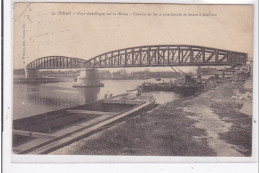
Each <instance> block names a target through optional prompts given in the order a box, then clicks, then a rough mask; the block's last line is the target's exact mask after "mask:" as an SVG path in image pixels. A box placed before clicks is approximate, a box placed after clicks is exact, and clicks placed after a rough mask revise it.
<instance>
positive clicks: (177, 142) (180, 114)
mask: <svg viewBox="0 0 260 173" xmlns="http://www.w3.org/2000/svg"><path fill="white" fill-rule="evenodd" d="M237 92H238V91H237V90H236V89H234V87H233V86H230V85H227V86H226V85H223V86H219V87H217V88H216V89H213V90H209V91H206V92H204V93H201V94H199V95H198V96H192V97H188V98H183V99H179V100H176V101H173V102H169V103H167V104H165V105H160V106H159V107H157V108H156V109H154V110H151V111H150V112H146V113H145V114H143V115H140V116H137V117H133V118H128V119H127V120H126V121H125V122H122V123H120V124H118V125H116V126H114V127H112V128H109V129H106V130H104V131H103V132H100V133H98V134H96V135H93V136H91V137H88V138H85V139H82V140H80V141H78V142H75V143H73V144H71V145H69V146H66V147H64V148H61V149H59V150H57V151H55V152H53V153H51V154H70V155H143V156H148V155H149V156H250V155H251V152H252V151H251V148H252V147H251V145H252V142H251V138H252V136H251V134H252V115H250V113H248V114H244V113H241V111H240V110H241V108H242V107H243V105H244V103H245V102H250V101H251V99H247V100H245V99H242V100H239V99H238V100H234V99H232V98H231V97H232V96H234V95H236V94H237ZM250 105H251V106H252V104H249V109H251V108H250ZM243 109H244V108H243Z"/></svg>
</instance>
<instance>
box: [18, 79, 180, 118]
mask: <svg viewBox="0 0 260 173" xmlns="http://www.w3.org/2000/svg"><path fill="white" fill-rule="evenodd" d="M144 81H149V80H103V81H102V83H104V85H105V86H104V87H101V88H100V87H94V88H73V87H72V85H73V84H74V83H73V82H62V83H48V84H40V85H29V84H14V85H13V118H14V119H19V118H24V117H29V116H32V115H36V114H41V113H45V112H49V111H54V110H58V109H62V108H66V107H72V106H77V105H82V104H86V103H90V102H93V101H96V100H99V99H103V98H104V96H105V95H106V94H107V95H108V94H113V95H118V94H121V93H125V92H126V90H132V89H135V88H136V86H138V85H141V84H142V83H143V82H144ZM150 94H152V95H153V96H154V98H155V99H156V101H157V102H158V103H159V104H164V103H165V102H168V101H172V100H175V99H178V97H179V96H178V95H177V94H175V93H173V92H168V93H165V92H153V93H150Z"/></svg>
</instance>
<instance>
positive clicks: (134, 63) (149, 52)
mask: <svg viewBox="0 0 260 173" xmlns="http://www.w3.org/2000/svg"><path fill="white" fill-rule="evenodd" d="M246 60H247V54H246V53H242V52H234V51H228V50H221V49H214V48H208V47H200V46H191V45H155V46H141V47H133V48H126V49H120V50H115V51H111V52H107V53H104V54H101V55H98V56H96V57H94V58H92V59H90V60H88V61H87V62H86V63H85V67H87V68H118V67H152V66H221V65H241V64H245V63H246Z"/></svg>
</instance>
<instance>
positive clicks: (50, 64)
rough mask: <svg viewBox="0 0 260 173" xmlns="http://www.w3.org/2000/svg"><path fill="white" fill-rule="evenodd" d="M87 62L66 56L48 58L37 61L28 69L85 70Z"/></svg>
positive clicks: (27, 67)
mask: <svg viewBox="0 0 260 173" xmlns="http://www.w3.org/2000/svg"><path fill="white" fill-rule="evenodd" d="M85 62H86V60H83V59H79V58H70V57H65V56H47V57H43V58H39V59H36V60H35V61H32V62H31V63H29V64H28V65H27V66H26V69H71V68H84V65H85Z"/></svg>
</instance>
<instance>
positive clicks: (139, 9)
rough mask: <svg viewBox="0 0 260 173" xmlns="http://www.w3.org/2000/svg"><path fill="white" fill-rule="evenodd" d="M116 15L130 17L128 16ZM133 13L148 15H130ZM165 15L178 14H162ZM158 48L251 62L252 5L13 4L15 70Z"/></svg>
mask: <svg viewBox="0 0 260 173" xmlns="http://www.w3.org/2000/svg"><path fill="white" fill-rule="evenodd" d="M62 12H65V13H62ZM69 13H70V14H71V15H69ZM74 13H75V14H74ZM84 13H85V15H84ZM88 13H92V14H97V13H105V14H109V13H112V14H113V13H114V14H116V15H87V14H88ZM118 13H128V16H125V15H118ZM137 13H138V14H146V16H143V15H138V16H137V15H134V14H137ZM148 13H150V14H151V16H148ZM163 13H164V14H166V13H167V14H175V15H176V14H177V15H178V14H182V16H163ZM60 14H62V15H60ZM66 14H67V15H66ZM130 14H131V15H130ZM155 14H156V16H154V15H155ZM160 14H161V16H160ZM184 14H187V16H184ZM189 14H190V16H189ZM196 14H198V15H199V14H201V15H202V16H195V15H196ZM203 14H209V16H203ZM157 44H187V45H198V46H206V47H213V48H219V49H227V50H232V51H239V52H245V53H248V55H249V58H252V57H253V6H252V5H225V6H223V5H174V4H146V5H145V4H95V3H15V5H14V41H13V51H14V52H13V62H14V69H17V68H24V67H25V66H26V65H27V64H28V63H30V62H31V61H33V60H36V59H38V58H41V57H44V56H54V55H61V56H67V57H77V58H82V59H86V60H88V59H90V58H92V57H94V56H96V55H99V54H102V53H105V52H108V51H112V50H116V49H121V48H128V47H134V46H143V45H157ZM155 69H156V68H155ZM157 69H158V68H157Z"/></svg>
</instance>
